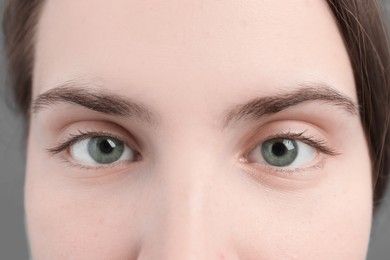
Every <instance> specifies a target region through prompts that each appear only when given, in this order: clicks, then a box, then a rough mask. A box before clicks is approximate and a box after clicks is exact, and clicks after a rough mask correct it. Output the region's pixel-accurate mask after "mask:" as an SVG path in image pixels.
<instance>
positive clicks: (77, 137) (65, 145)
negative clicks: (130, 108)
mask: <svg viewBox="0 0 390 260" xmlns="http://www.w3.org/2000/svg"><path fill="white" fill-rule="evenodd" d="M96 136H99V137H108V138H114V139H117V140H119V141H121V142H123V143H124V144H125V145H127V146H128V147H129V148H130V149H131V150H133V151H134V152H135V153H136V154H137V160H136V161H133V162H132V163H134V162H137V161H139V158H140V157H141V155H140V153H139V152H138V151H137V150H136V149H135V148H133V146H132V145H129V144H128V142H126V141H125V140H124V139H123V138H122V137H120V136H118V135H114V134H111V133H109V132H104V131H85V132H84V131H81V130H78V133H77V134H70V135H69V137H67V139H66V140H65V141H63V142H61V143H59V144H58V145H57V146H56V147H54V148H49V149H47V152H48V153H49V154H51V155H56V154H59V153H61V152H63V151H65V150H67V149H69V148H70V147H71V146H72V145H74V144H76V143H78V142H80V141H82V140H84V139H87V138H90V137H96ZM64 162H66V163H68V164H69V166H77V167H79V168H82V169H85V170H90V169H100V168H110V167H114V166H117V165H118V164H120V163H123V162H117V163H112V164H105V165H93V166H90V165H84V164H78V163H73V162H70V161H69V160H68V159H64Z"/></svg>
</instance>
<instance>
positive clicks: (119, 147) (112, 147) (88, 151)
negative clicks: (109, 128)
mask: <svg viewBox="0 0 390 260" xmlns="http://www.w3.org/2000/svg"><path fill="white" fill-rule="evenodd" d="M69 151H70V155H71V157H72V158H73V159H74V160H76V161H78V162H80V163H83V164H111V163H115V162H118V161H133V160H135V159H136V152H135V151H134V150H132V149H131V148H129V147H128V146H127V145H126V144H125V143H124V142H122V141H120V140H118V139H116V138H112V137H105V136H94V137H89V138H85V139H82V140H80V141H78V142H76V143H74V144H72V145H70V147H69Z"/></svg>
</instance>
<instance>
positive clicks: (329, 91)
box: [31, 82, 358, 128]
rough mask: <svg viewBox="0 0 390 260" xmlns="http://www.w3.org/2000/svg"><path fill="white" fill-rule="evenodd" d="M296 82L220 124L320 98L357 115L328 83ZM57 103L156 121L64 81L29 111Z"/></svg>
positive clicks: (238, 108) (233, 111) (130, 103)
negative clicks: (285, 89) (296, 86)
mask: <svg viewBox="0 0 390 260" xmlns="http://www.w3.org/2000/svg"><path fill="white" fill-rule="evenodd" d="M73 83H74V82H73ZM298 85H300V88H299V89H297V90H295V91H290V92H286V91H280V93H277V94H273V95H270V96H265V97H258V98H254V99H252V100H250V101H247V102H244V103H242V104H236V105H233V106H232V107H230V108H229V109H227V110H226V111H225V113H223V115H224V117H223V128H226V127H228V125H229V124H230V123H231V122H232V121H238V120H242V119H244V120H249V121H256V120H260V119H261V118H262V117H264V116H266V115H271V114H275V113H278V112H280V111H282V110H285V109H287V108H290V107H294V106H297V105H299V104H302V103H305V102H312V101H323V102H325V103H328V104H330V105H332V106H335V107H337V108H339V109H341V110H342V111H345V112H347V113H348V114H350V115H354V116H356V115H358V106H357V105H356V104H355V103H354V102H353V101H352V99H351V98H349V97H348V96H346V95H344V94H342V93H340V92H339V91H337V90H335V89H334V88H332V87H330V86H329V85H326V84H323V83H321V84H319V83H315V84H308V83H300V84H298ZM58 103H70V104H74V105H79V106H82V107H85V108H87V109H89V110H92V111H96V112H99V113H103V114H107V115H111V116H122V117H134V118H136V119H138V120H140V121H141V122H146V123H148V124H149V125H155V124H156V119H157V115H156V114H155V113H153V112H151V109H149V108H148V107H146V106H145V105H143V104H141V103H138V102H135V101H134V100H131V99H130V98H127V97H126V98H123V97H122V96H119V95H117V94H113V93H110V92H108V91H107V90H100V89H95V88H89V87H86V86H85V84H84V85H80V84H72V85H69V84H68V83H65V84H62V85H59V86H57V87H55V88H53V89H50V90H48V91H47V92H45V93H43V94H40V95H39V96H38V97H37V98H36V99H34V100H33V102H32V105H31V111H32V113H39V112H40V111H41V110H42V109H44V108H47V107H50V106H53V105H56V104H58Z"/></svg>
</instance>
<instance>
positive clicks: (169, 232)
mask: <svg viewBox="0 0 390 260" xmlns="http://www.w3.org/2000/svg"><path fill="white" fill-rule="evenodd" d="M205 149H206V150H207V149H208V148H207V147H205V146H202V147H196V146H195V147H194V146H191V145H186V146H185V147H183V146H181V147H180V148H179V147H176V149H173V150H172V151H170V152H169V154H170V155H171V156H170V158H167V157H164V158H163V157H162V158H161V160H160V161H159V162H157V163H156V166H155V167H156V168H155V169H154V170H153V171H152V172H153V173H152V174H151V177H150V178H152V179H153V181H151V182H152V183H153V184H152V188H151V189H150V192H149V194H151V197H150V199H149V202H150V203H149V207H148V208H147V210H146V211H147V213H146V218H145V219H144V221H143V225H142V226H143V230H142V232H141V233H142V236H143V237H142V239H141V247H140V251H139V259H181V260H185V259H188V260H190V259H238V257H237V255H236V253H235V252H234V249H233V246H232V245H231V244H229V236H228V233H229V223H228V221H227V218H226V215H225V213H224V212H226V210H225V205H226V203H225V202H224V201H223V200H224V196H221V194H222V193H223V191H222V190H223V185H221V184H222V183H223V182H221V181H220V180H221V176H220V175H221V174H222V173H221V170H218V169H217V168H218V167H216V162H215V161H216V160H215V158H213V157H212V156H210V153H208V152H205ZM210 149H211V148H210ZM209 151H210V150H209ZM224 215H225V216H224Z"/></svg>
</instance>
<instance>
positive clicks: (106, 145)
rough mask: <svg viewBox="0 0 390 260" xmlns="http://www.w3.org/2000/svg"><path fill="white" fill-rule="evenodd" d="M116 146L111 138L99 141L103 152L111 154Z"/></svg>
mask: <svg viewBox="0 0 390 260" xmlns="http://www.w3.org/2000/svg"><path fill="white" fill-rule="evenodd" d="M114 148H115V144H114V142H112V141H111V140H107V139H106V140H103V141H101V142H100V143H99V149H100V151H101V152H102V153H105V154H109V153H112V151H113V150H114Z"/></svg>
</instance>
